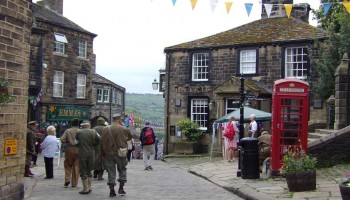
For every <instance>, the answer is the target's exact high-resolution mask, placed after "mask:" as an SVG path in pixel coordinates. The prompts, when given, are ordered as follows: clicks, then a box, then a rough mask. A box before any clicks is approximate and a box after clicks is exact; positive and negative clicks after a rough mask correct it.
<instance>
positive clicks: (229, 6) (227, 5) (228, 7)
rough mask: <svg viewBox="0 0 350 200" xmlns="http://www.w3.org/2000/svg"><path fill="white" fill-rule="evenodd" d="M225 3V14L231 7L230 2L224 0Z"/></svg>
mask: <svg viewBox="0 0 350 200" xmlns="http://www.w3.org/2000/svg"><path fill="white" fill-rule="evenodd" d="M225 5H226V11H227V14H228V13H229V12H230V10H231V7H232V2H229V1H227V2H225Z"/></svg>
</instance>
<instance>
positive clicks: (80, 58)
mask: <svg viewBox="0 0 350 200" xmlns="http://www.w3.org/2000/svg"><path fill="white" fill-rule="evenodd" d="M76 59H78V60H83V61H90V59H87V58H84V57H80V56H77V57H76Z"/></svg>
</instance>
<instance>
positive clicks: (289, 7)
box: [284, 4, 293, 18]
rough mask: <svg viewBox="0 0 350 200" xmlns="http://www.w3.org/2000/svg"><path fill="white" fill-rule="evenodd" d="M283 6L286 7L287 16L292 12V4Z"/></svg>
mask: <svg viewBox="0 0 350 200" xmlns="http://www.w3.org/2000/svg"><path fill="white" fill-rule="evenodd" d="M284 8H285V9H286V13H287V16H288V18H289V17H290V13H291V12H292V8H293V4H284Z"/></svg>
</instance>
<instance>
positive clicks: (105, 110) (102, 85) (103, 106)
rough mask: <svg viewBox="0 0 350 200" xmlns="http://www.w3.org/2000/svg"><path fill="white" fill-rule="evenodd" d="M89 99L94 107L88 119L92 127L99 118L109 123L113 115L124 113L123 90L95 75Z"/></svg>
mask: <svg viewBox="0 0 350 200" xmlns="http://www.w3.org/2000/svg"><path fill="white" fill-rule="evenodd" d="M91 97H92V104H93V105H94V106H93V107H92V108H91V117H90V118H91V124H92V126H94V125H95V124H96V123H97V118H99V117H103V118H104V119H105V120H106V121H107V122H108V123H111V121H112V120H111V119H112V116H113V114H115V113H124V112H125V88H123V87H121V86H119V85H117V84H115V83H114V82H112V81H110V80H108V79H106V78H105V77H103V76H101V75H99V74H96V73H94V74H93V78H92V96H91Z"/></svg>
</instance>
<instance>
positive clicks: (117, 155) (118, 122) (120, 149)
mask: <svg viewBox="0 0 350 200" xmlns="http://www.w3.org/2000/svg"><path fill="white" fill-rule="evenodd" d="M131 138H132V136H131V132H130V130H129V129H128V128H126V127H125V126H124V124H123V119H122V117H121V114H114V115H113V123H112V124H111V125H110V126H107V127H106V128H105V129H103V132H102V137H101V154H102V157H103V159H104V161H105V165H106V169H107V172H108V182H107V185H109V188H110V192H109V196H110V197H114V196H116V193H115V190H114V186H115V185H116V182H115V179H116V170H115V165H117V170H118V174H119V178H118V182H119V189H118V194H121V195H124V194H126V192H125V190H124V185H125V183H126V181H127V180H126V166H127V164H128V160H127V158H126V154H127V141H128V140H131Z"/></svg>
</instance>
